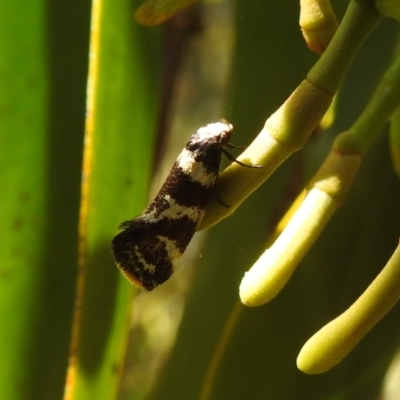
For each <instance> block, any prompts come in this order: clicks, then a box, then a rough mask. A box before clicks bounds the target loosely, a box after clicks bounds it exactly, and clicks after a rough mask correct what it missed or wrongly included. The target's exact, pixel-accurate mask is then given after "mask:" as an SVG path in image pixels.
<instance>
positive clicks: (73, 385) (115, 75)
mask: <svg viewBox="0 0 400 400" xmlns="http://www.w3.org/2000/svg"><path fill="white" fill-rule="evenodd" d="M158 54H159V52H158V34H157V31H154V30H153V31H149V30H145V28H141V27H139V26H138V25H137V24H136V23H135V22H134V20H133V16H132V5H131V3H130V2H129V1H126V0H119V1H117V2H115V1H111V0H105V1H94V2H93V6H92V25H91V40H90V66H89V79H88V98H87V120H86V134H85V152H84V164H83V165H84V166H83V182H82V202H81V213H80V254H79V259H80V267H81V271H80V277H79V284H78V294H77V296H78V303H77V304H78V307H77V309H76V314H75V321H74V322H75V326H74V337H73V342H72V349H71V352H72V353H71V354H72V361H71V364H70V368H69V375H68V381H67V382H68V386H67V392H66V398H67V399H93V398H99V399H100V398H104V399H113V398H116V396H117V392H118V387H119V383H120V373H121V369H122V364H123V359H124V355H125V346H126V342H127V334H128V322H129V319H128V315H129V309H130V306H131V298H132V293H133V289H132V286H131V285H130V284H129V283H128V282H127V281H126V280H125V279H124V278H123V277H122V275H121V274H120V273H119V271H118V269H117V267H116V266H115V264H114V262H113V260H112V258H111V253H110V241H111V239H112V237H113V236H114V235H115V234H116V232H117V226H118V225H119V223H120V222H122V221H124V220H127V219H130V218H132V217H133V216H135V215H136V214H138V213H139V212H140V211H141V208H143V206H144V204H145V201H146V198H147V187H148V180H149V176H150V175H149V173H150V170H151V165H152V154H153V153H152V148H153V145H154V132H155V127H156V122H157V110H158V97H157V95H156V94H157V93H158V92H157V91H156V90H157V85H158V80H157V76H158V68H159V60H158Z"/></svg>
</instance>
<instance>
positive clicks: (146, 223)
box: [111, 120, 252, 291]
mask: <svg viewBox="0 0 400 400" xmlns="http://www.w3.org/2000/svg"><path fill="white" fill-rule="evenodd" d="M232 130H233V127H232V125H231V124H229V123H228V122H227V121H224V120H221V121H220V122H216V123H212V124H208V125H207V126H205V127H203V128H200V129H199V130H198V131H197V132H196V133H195V134H194V135H192V136H191V138H190V139H189V141H188V142H187V144H186V146H185V148H184V149H183V150H182V152H181V153H180V155H179V157H178V159H177V160H176V162H175V164H174V165H173V167H172V169H171V172H170V173H169V175H168V177H167V179H166V181H165V182H164V184H163V185H162V187H161V189H160V191H159V192H158V194H157V196H156V197H155V199H154V201H153V202H152V203H151V204H150V205H149V206H148V207H147V208H146V209H145V210H144V211H143V213H142V214H140V215H139V216H138V217H136V218H134V219H133V220H131V221H125V222H122V223H121V224H120V226H119V228H120V229H123V231H122V232H120V233H119V234H118V235H117V236H115V237H114V239H113V240H112V246H111V249H112V255H113V257H114V260H115V262H116V264H117V266H118V267H119V269H120V270H121V272H122V274H123V275H124V276H125V277H126V278H127V279H128V280H129V281H130V282H131V283H132V284H134V285H135V286H137V287H139V288H141V289H145V290H148V291H150V290H153V289H154V288H155V287H156V286H158V285H160V284H162V283H164V282H165V281H166V280H167V279H168V278H169V277H170V276H171V274H172V273H173V271H174V260H176V259H178V258H179V257H180V256H181V255H182V254H183V253H184V251H185V250H186V247H187V245H188V244H189V242H190V241H191V239H192V237H193V235H194V233H195V231H196V229H197V227H198V226H199V224H200V222H201V220H202V219H203V217H204V214H205V206H206V203H207V201H208V199H209V197H210V194H211V193H212V192H213V190H214V188H215V184H216V182H217V179H218V174H219V168H220V163H221V157H222V153H225V154H228V156H229V158H232V157H231V156H230V154H229V153H226V150H225V149H224V147H226V146H228V147H235V146H232V145H229V140H230V137H231V135H232ZM235 161H236V162H238V163H239V164H241V165H244V166H248V167H252V166H249V165H245V164H242V163H241V162H239V161H237V160H235Z"/></svg>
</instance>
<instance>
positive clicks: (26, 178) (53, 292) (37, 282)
mask: <svg viewBox="0 0 400 400" xmlns="http://www.w3.org/2000/svg"><path fill="white" fill-rule="evenodd" d="M87 6H88V4H87V3H85V2H71V3H69V5H68V6H67V5H65V4H64V3H62V2H57V3H56V4H55V3H52V5H50V3H48V2H44V1H41V0H34V1H30V2H27V3H24V4H23V5H22V4H19V3H16V2H8V1H1V5H0V9H1V12H0V53H1V57H0V88H1V89H0V110H1V111H0V147H1V156H0V167H1V174H0V187H1V196H0V213H1V220H2V224H1V228H0V238H1V243H2V246H1V250H0V269H1V273H0V285H1V287H0V299H1V300H0V324H1V327H2V328H1V330H0V346H1V352H2V357H4V358H3V361H4V362H2V363H1V367H0V397H1V398H3V399H13V400H18V399H21V400H25V399H57V398H61V396H62V393H63V386H64V382H65V373H66V367H67V357H68V347H69V340H70V332H71V318H72V305H73V297H74V291H75V282H76V272H77V263H76V260H77V234H76V233H77V226H78V225H77V224H78V206H79V181H80V176H81V172H80V171H81V159H82V135H83V126H84V96H85V81H86V71H87V39H88V11H89V10H88V7H87ZM72 10H73V11H72Z"/></svg>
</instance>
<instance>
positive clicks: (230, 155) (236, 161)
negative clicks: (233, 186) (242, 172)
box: [222, 149, 263, 168]
mask: <svg viewBox="0 0 400 400" xmlns="http://www.w3.org/2000/svg"><path fill="white" fill-rule="evenodd" d="M222 152H223V153H224V154H225V155H226V158H227V159H228V160H231V161H232V162H235V163H237V164H239V165H241V166H242V167H247V168H262V167H263V166H262V165H249V164H245V163H242V162H241V161H239V160H237V159H236V158H235V157H233V155H232V154H231V153H229V151H227V150H225V149H222Z"/></svg>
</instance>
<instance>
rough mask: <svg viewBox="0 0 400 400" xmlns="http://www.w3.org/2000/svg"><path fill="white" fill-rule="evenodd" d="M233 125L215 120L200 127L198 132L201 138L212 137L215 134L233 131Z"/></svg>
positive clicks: (220, 134) (227, 133)
mask: <svg viewBox="0 0 400 400" xmlns="http://www.w3.org/2000/svg"><path fill="white" fill-rule="evenodd" d="M232 130H233V126H232V125H231V124H229V123H228V122H223V121H220V122H214V123H212V124H208V125H206V126H203V127H202V128H200V129H198V131H197V134H198V135H199V139H200V140H205V139H208V138H212V137H214V136H225V135H230V134H231V133H232Z"/></svg>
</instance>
